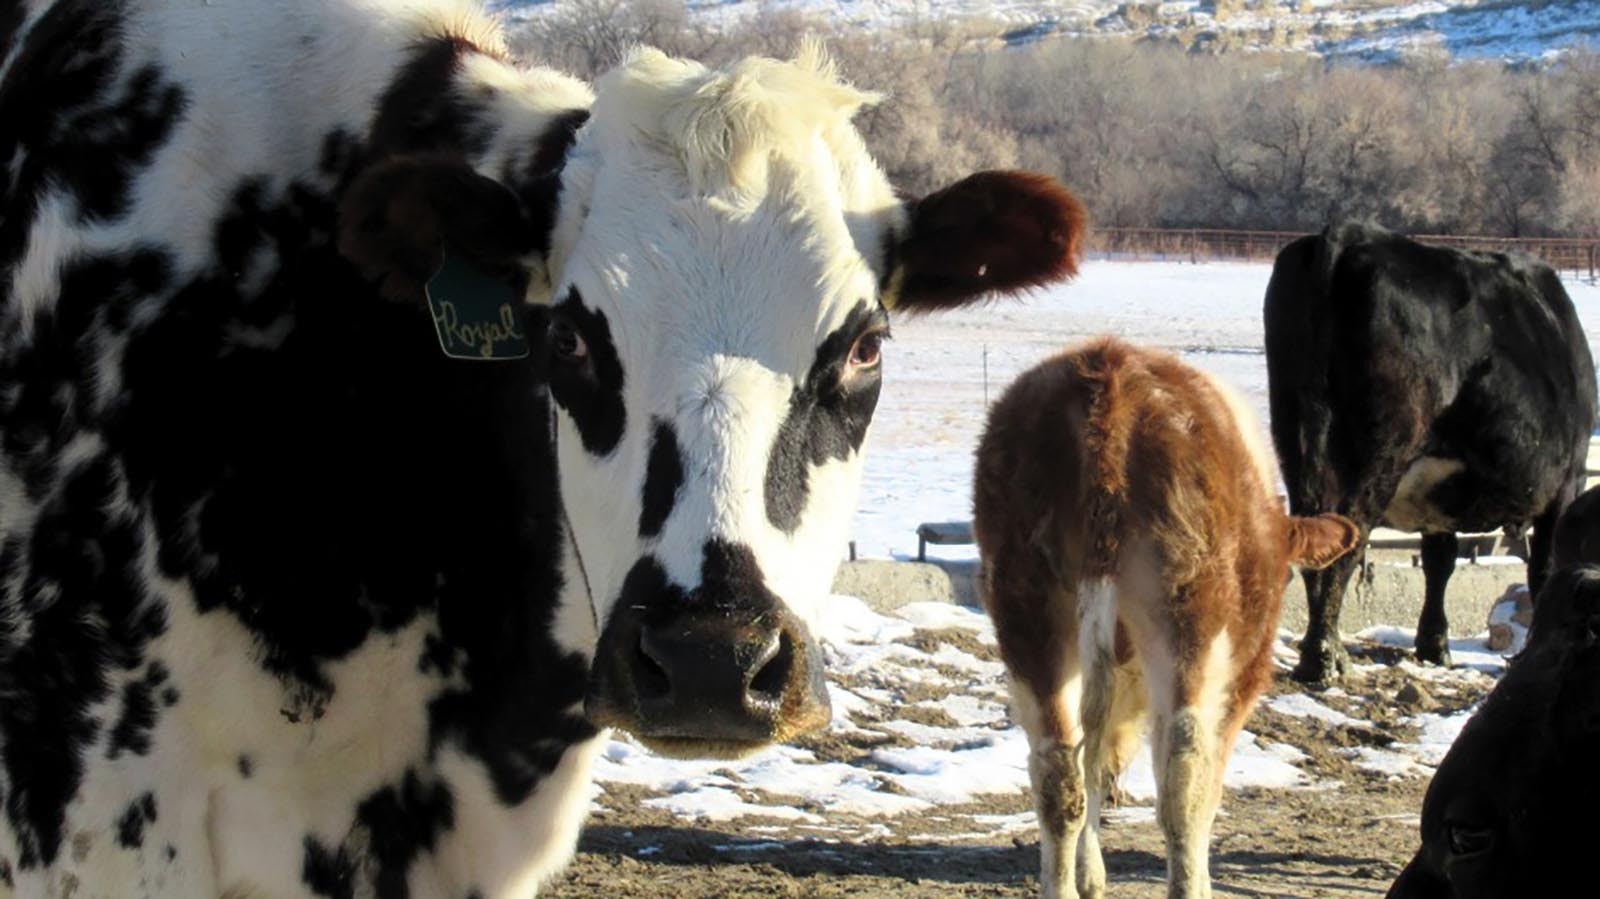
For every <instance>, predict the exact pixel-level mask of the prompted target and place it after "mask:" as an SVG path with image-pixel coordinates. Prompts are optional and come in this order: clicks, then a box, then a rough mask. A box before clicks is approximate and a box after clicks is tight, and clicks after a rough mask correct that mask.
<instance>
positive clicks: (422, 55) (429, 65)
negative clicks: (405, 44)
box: [369, 37, 492, 156]
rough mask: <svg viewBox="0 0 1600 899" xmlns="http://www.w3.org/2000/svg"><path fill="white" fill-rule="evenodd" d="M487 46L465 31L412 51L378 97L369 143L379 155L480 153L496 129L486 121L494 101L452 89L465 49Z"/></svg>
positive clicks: (473, 50) (434, 40) (436, 39)
mask: <svg viewBox="0 0 1600 899" xmlns="http://www.w3.org/2000/svg"><path fill="white" fill-rule="evenodd" d="M475 52H482V51H480V50H479V49H478V48H477V47H475V46H473V45H472V44H471V43H470V42H468V41H466V40H464V39H462V38H459V37H439V38H434V39H433V40H429V41H427V42H425V43H423V44H421V45H420V46H418V47H417V48H416V49H414V50H413V51H412V55H411V59H410V61H408V62H407V63H406V64H405V65H404V66H403V67H402V68H401V70H400V73H399V75H398V76H397V77H396V78H395V79H394V81H393V82H391V83H390V85H389V88H388V90H386V91H385V92H384V95H383V97H382V99H380V100H379V102H378V116H377V119H376V121H375V122H374V123H373V126H372V133H371V135H370V136H369V143H370V145H371V148H372V150H373V151H374V153H376V154H377V155H380V156H382V155H388V154H392V153H410V152H417V151H426V152H429V153H438V152H441V151H445V150H456V151H459V152H462V153H464V154H466V155H468V156H478V155H481V154H482V153H483V151H484V150H485V149H486V148H487V147H488V143H489V140H490V138H491V137H492V132H491V131H489V130H486V126H487V125H488V124H489V123H485V122H483V119H484V115H483V111H484V109H485V108H486V107H487V106H488V105H489V103H490V102H491V101H492V98H491V97H485V96H481V95H477V96H467V95H463V94H462V93H460V92H458V91H455V90H452V89H451V79H452V76H453V75H454V74H455V73H456V71H457V70H458V69H459V68H460V66H461V59H462V57H463V56H464V55H465V54H468V53H475Z"/></svg>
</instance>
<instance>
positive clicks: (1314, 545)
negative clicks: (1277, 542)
mask: <svg viewBox="0 0 1600 899" xmlns="http://www.w3.org/2000/svg"><path fill="white" fill-rule="evenodd" d="M1286 521H1287V525H1288V537H1289V561H1290V563H1292V564H1295V565H1299V566H1302V567H1304V568H1312V569H1318V568H1327V567H1328V566H1329V565H1332V564H1333V563H1334V562H1337V561H1339V559H1341V558H1343V557H1344V556H1345V555H1346V554H1347V553H1349V552H1352V551H1353V550H1355V548H1356V547H1357V546H1359V545H1360V544H1361V528H1360V527H1358V526H1357V525H1356V523H1355V522H1353V521H1351V520H1350V519H1348V518H1346V517H1344V516H1343V515H1334V514H1332V513H1329V514H1325V515H1318V516H1315V517H1313V518H1297V517H1293V516H1291V517H1289V518H1288V519H1286Z"/></svg>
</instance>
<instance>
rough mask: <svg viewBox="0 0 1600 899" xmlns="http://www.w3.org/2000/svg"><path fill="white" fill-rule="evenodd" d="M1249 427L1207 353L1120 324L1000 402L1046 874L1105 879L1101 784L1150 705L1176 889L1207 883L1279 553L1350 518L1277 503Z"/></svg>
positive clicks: (1008, 528) (1022, 678)
mask: <svg viewBox="0 0 1600 899" xmlns="http://www.w3.org/2000/svg"><path fill="white" fill-rule="evenodd" d="M1259 433H1260V432H1259V429H1258V428H1257V427H1256V426H1255V425H1254V423H1253V422H1251V421H1250V419H1249V416H1248V414H1247V413H1246V412H1245V410H1244V408H1243V406H1242V404H1241V403H1240V402H1239V401H1238V399H1237V398H1236V397H1235V396H1233V395H1232V394H1231V393H1230V392H1228V391H1227V390H1226V389H1224V388H1222V387H1221V386H1220V385H1218V384H1217V383H1215V382H1214V381H1212V380H1211V379H1210V378H1208V377H1207V376H1206V375H1204V374H1202V373H1200V372H1198V371H1196V370H1194V369H1192V368H1189V367H1188V366H1186V365H1184V364H1183V363H1181V362H1179V361H1178V360H1177V359H1176V358H1175V357H1173V356H1171V355H1168V354H1166V353H1161V352H1155V351H1151V350H1146V349H1140V348H1136V347H1133V346H1130V345H1128V344H1126V343H1122V342H1120V341H1117V340H1114V339H1101V340H1098V341H1095V342H1092V343H1089V344H1087V345H1084V346H1082V347H1079V348H1076V349H1073V350H1070V351H1068V352H1065V353H1062V354H1060V355H1058V356H1055V357H1054V358H1051V359H1049V360H1047V361H1045V362H1043V363H1041V364H1040V365H1039V366H1037V367H1036V368H1034V369H1032V370H1031V371H1029V372H1027V373H1025V374H1023V375H1022V376H1021V377H1020V378H1019V379H1018V380H1017V381H1016V382H1015V383H1014V384H1012V385H1011V387H1010V388H1008V389H1007V391H1006V393H1005V394H1004V395H1003V396H1002V397H1001V398H1000V400H999V402H998V403H996V404H995V407H994V409H993V411H992V412H991V414H990V418H989V423H988V427H987V430H986V431H985V433H984V436H983V440H982V442H981V443H980V445H979V448H978V456H977V476H976V484H975V490H974V502H975V518H976V524H975V527H976V533H977V538H978V544H979V547H980V549H981V551H982V554H983V559H984V603H985V605H986V606H987V608H988V610H989V614H990V615H991V616H992V617H993V618H994V622H995V627H996V632H997V634H998V638H999V643H1000V652H1001V655H1002V657H1003V658H1004V660H1005V663H1006V667H1007V669H1008V671H1009V673H1010V676H1011V693H1012V702H1013V714H1014V715H1015V716H1016V718H1017V720H1018V723H1019V724H1020V725H1021V726H1022V728H1023V729H1024V730H1025V731H1026V733H1027V735H1028V743H1029V746H1030V747H1031V753H1030V757H1029V760H1028V770H1029V774H1030V776H1031V780H1032V782H1033V789H1034V795H1035V803H1036V808H1037V811H1038V815H1039V829H1040V851H1041V855H1042V868H1043V870H1042V874H1041V878H1040V884H1041V892H1042V893H1043V895H1045V896H1049V897H1059V896H1077V895H1080V894H1081V895H1085V896H1099V895H1102V894H1103V892H1104V888H1105V870H1104V867H1103V863H1102V861H1101V858H1100V848H1099V837H1098V833H1097V828H1098V818H1099V809H1100V803H1101V799H1102V797H1103V795H1104V793H1105V790H1106V787H1107V785H1109V784H1110V783H1111V782H1113V781H1114V779H1115V778H1116V776H1117V775H1118V774H1119V773H1120V772H1121V771H1122V770H1123V768H1124V767H1125V766H1126V764H1127V763H1128V761H1129V760H1130V758H1131V756H1132V754H1133V752H1134V751H1135V750H1136V749H1137V747H1138V745H1139V742H1140V738H1141V737H1142V735H1143V732H1144V728H1145V726H1146V723H1147V721H1148V723H1149V726H1150V727H1151V728H1152V731H1153V732H1152V734H1151V737H1152V739H1151V744H1152V748H1153V752H1154V756H1155V771H1156V779H1157V789H1158V793H1159V797H1158V809H1157V817H1158V820H1159V821H1160V824H1161V828H1162V831H1163V833H1164V834H1165V837H1166V842H1167V856H1168V883H1169V891H1170V895H1172V896H1208V895H1210V878H1209V874H1208V871H1207V847H1208V844H1209V842H1210V831H1211V823H1212V819H1213V817H1214V816H1215V813H1216V808H1217V804H1218V802H1219V800H1220V798H1221V787H1222V772H1223V770H1224V767H1225V765H1224V763H1225V761H1226V759H1227V757H1228V754H1229V752H1230V751H1231V749H1232V747H1233V743H1234V740H1235V739H1236V738H1237V737H1238V734H1239V730H1240V728H1241V726H1242V725H1243V724H1244V719H1245V716H1246V715H1247V714H1248V713H1249V711H1250V709H1251V708H1252V707H1253V706H1254V704H1255V701H1256V699H1257V698H1258V697H1259V696H1260V695H1261V693H1262V691H1263V690H1264V689H1265V688H1266V686H1267V682H1268V680H1269V679H1270V677H1271V671H1272V641H1273V639H1274V634H1275V632H1276V628H1277V624H1278V614H1279V611H1280V607H1281V604H1282V601H1283V589H1284V585H1285V583H1286V581H1287V579H1288V576H1289V569H1288V566H1289V565H1290V564H1291V563H1292V564H1299V565H1306V566H1325V565H1327V564H1329V563H1331V562H1332V561H1334V560H1335V559H1337V558H1339V557H1340V556H1342V555H1344V554H1345V553H1347V552H1349V551H1350V550H1352V549H1353V548H1355V546H1356V542H1357V538H1358V536H1359V532H1358V529H1357V528H1356V526H1355V525H1354V524H1353V523H1352V522H1350V521H1349V520H1348V519H1345V518H1343V517H1340V516H1338V515H1320V516H1317V517H1315V518H1295V517H1290V516H1288V515H1286V514H1285V513H1284V511H1283V509H1282V506H1281V505H1280V503H1279V502H1278V500H1277V499H1276V498H1275V495H1274V492H1273V490H1272V489H1271V488H1272V485H1273V479H1272V470H1273V468H1272V460H1271V458H1270V456H1269V454H1268V452H1267V451H1266V449H1265V444H1264V442H1263V441H1262V440H1261V439H1260V436H1259Z"/></svg>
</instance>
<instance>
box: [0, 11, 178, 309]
mask: <svg viewBox="0 0 1600 899" xmlns="http://www.w3.org/2000/svg"><path fill="white" fill-rule="evenodd" d="M122 8H123V4H122V3H106V2H102V0H63V2H58V3H55V4H54V5H52V6H51V7H50V8H49V10H47V11H46V12H45V13H44V15H43V16H41V17H40V19H39V20H38V22H37V23H36V24H35V25H34V26H33V27H32V28H31V29H30V30H29V31H28V33H27V35H26V37H25V38H24V39H23V43H22V46H21V47H20V48H19V49H18V50H17V51H16V54H15V60H14V62H13V63H12V66H11V71H12V72H25V73H27V75H26V77H10V78H7V79H6V80H5V82H4V83H3V84H0V122H5V123H6V127H5V128H4V129H0V159H4V160H7V161H8V163H9V162H10V161H11V160H20V165H19V166H17V167H16V168H15V170H14V171H13V170H12V167H11V166H10V165H4V166H0V197H5V198H6V199H7V208H6V215H4V216H0V270H5V269H7V268H9V267H10V266H11V265H12V264H13V263H15V261H16V260H17V259H18V258H19V256H20V254H21V252H22V249H23V246H24V244H25V241H26V238H27V234H28V229H29V227H30V226H31V225H32V223H33V219H34V216H35V214H36V213H37V211H38V208H39V204H40V202H41V201H42V199H43V198H44V195H45V193H46V192H47V191H49V190H52V189H53V190H61V191H64V192H66V193H68V194H70V195H71V196H73V197H74V198H75V199H76V200H77V206H78V211H79V216H80V217H81V218H82V219H83V220H85V221H105V220H108V219H113V218H115V217H117V216H119V215H121V214H122V213H123V212H124V211H125V210H126V208H127V202H128V196H129V190H130V187H131V184H132V179H133V176H134V174H135V173H136V172H137V170H138V169H139V168H141V167H142V166H144V165H145V164H146V163H148V162H149V160H150V159H151V158H152V157H153V156H154V154H155V152H156V151H157V150H158V149H160V148H161V147H162V146H163V145H164V144H165V143H166V142H167V140H168V138H169V137H170V136H171V134H172V132H173V130H174V128H175V127H176V125H177V123H178V121H179V120H180V118H181V117H182V115H183V111H184V107H185V99H184V94H183V91H182V90H181V89H180V88H179V87H178V86H177V85H175V84H173V83H171V82H169V81H168V80H166V78H165V76H164V74H163V73H162V71H161V70H160V69H159V68H157V67H155V66H146V67H143V68H140V69H137V70H134V71H133V72H131V73H127V74H125V75H123V76H122V77H121V78H120V79H119V77H118V76H119V67H120V64H121V60H122V56H123V49H122V30H123V22H122ZM0 299H4V297H3V296H0Z"/></svg>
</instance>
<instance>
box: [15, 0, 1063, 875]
mask: <svg viewBox="0 0 1600 899" xmlns="http://www.w3.org/2000/svg"><path fill="white" fill-rule="evenodd" d="M873 99H874V98H872V97H871V96H870V95H868V94H864V93H862V92H859V91H857V90H854V89H852V88H850V87H848V86H846V85H844V84H842V83H841V82H839V81H838V80H837V79H835V78H834V77H833V75H832V74H831V72H830V70H829V68H828V66H827V64H826V62H825V61H824V60H823V59H822V58H821V56H820V54H819V53H817V52H816V51H815V50H806V51H804V52H802V54H801V56H800V58H799V59H798V60H797V61H795V62H775V61H772V60H764V59H749V60H745V61H742V62H740V63H737V64H735V65H733V66H731V67H729V68H727V69H725V70H720V71H712V70H708V69H706V68H704V67H702V66H700V65H697V64H695V63H690V62H682V61H677V60H672V59H669V58H666V57H664V56H662V55H661V54H659V53H655V52H651V51H640V52H637V53H635V54H634V55H633V56H632V57H631V58H630V59H628V60H627V61H626V62H625V63H624V64H623V65H621V66H620V67H619V68H618V69H617V70H616V71H614V72H612V73H610V74H608V75H607V76H606V77H605V78H603V79H602V80H601V81H600V82H599V83H598V84H597V85H596V87H595V88H594V89H593V91H592V92H591V89H590V88H589V87H587V86H585V85H584V84H581V83H578V82H576V81H573V80H571V79H569V78H566V77H564V76H562V75H559V74H557V73H554V72H551V71H547V70H542V69H537V68H522V67H519V66H517V65H516V64H514V63H513V62H512V61H511V60H510V59H509V58H508V57H507V55H506V53H505V51H504V50H503V48H502V44H501V41H500V38H499V37H498V35H497V32H496V29H495V26H494V24H493V23H492V22H490V21H488V20H486V19H485V18H484V17H483V16H482V15H481V13H480V12H479V11H477V10H476V8H475V7H474V5H473V4H470V3H461V2H452V0H405V2H401V0H277V2H272V3H266V2H260V0H207V2H203V3H202V2H195V0H53V2H52V0H0V808H3V812H0V884H4V885H5V886H0V893H5V892H6V888H8V887H9V888H10V889H13V890H14V894H15V895H17V896H25V897H40V896H78V897H80V899H82V897H89V896H96V897H103V896H117V897H126V896H151V897H154V896H160V897H174V899H181V897H205V899H216V897H218V896H230V897H246V896H248V897H252V899H269V897H270V899H277V897H300V896H325V897H354V896H377V897H449V899H466V897H479V899H491V897H506V896H528V895H530V894H532V893H533V892H534V891H535V889H536V888H537V886H538V884H539V883H540V881H541V880H542V879H544V878H546V877H547V876H548V875H549V874H550V873H551V872H552V871H554V870H556V869H557V868H558V867H559V866H560V865H561V864H562V863H563V860H564V859H565V858H567V857H568V856H569V855H570V853H571V852H572V849H573V846H574V842H575V837H576V833H577V830H578V827H579V825H580V821H581V819H582V817H583V814H584V810H585V807H586V805H587V777H588V774H587V771H588V767H589V760H590V757H591V754H592V751H593V749H594V748H595V746H596V745H597V743H598V740H599V735H600V733H601V730H600V729H601V728H603V727H607V726H616V727H621V728H625V729H627V730H629V731H631V732H632V733H634V734H635V735H637V736H638V737H640V738H641V739H642V740H644V741H645V742H646V743H647V744H648V745H650V746H652V747H655V748H657V749H659V750H662V751H665V752H669V753H675V754H681V755H715V756H726V755H735V754H739V753H743V752H746V751H749V750H751V749H754V748H756V747H759V746H761V745H764V744H766V743H768V742H770V741H773V740H780V739H785V738H788V737H790V736H793V735H795V734H798V733H801V732H803V731H805V730H807V729H810V728H814V727H817V726H819V725H821V724H823V723H825V722H826V721H827V720H828V700H827V693H826V691H825V687H824V684H823V682H822V677H821V669H820V663H819V655H818V652H817V649H816V646H815V644H814V643H813V641H812V638H811V637H810V636H809V626H808V620H809V619H811V618H812V617H813V616H814V614H815V609H816V599H817V598H818V597H819V596H821V595H822V594H824V592H825V591H826V590H827V588H828V585H829V582H830V579H831V577H832V575H833V572H834V568H835V565H836V562H837V559H838V555H839V550H840V548H841V544H842V543H843V540H842V538H841V536H840V535H841V533H842V532H843V530H844V529H845V528H846V527H847V525H848V516H849V514H850V512H851V510H852V505H853V503H854V500H855V496H856V486H857V481H858V478H859V473H860V460H861V456H860V450H861V447H862V442H863V440H864V438H865V436H866V433H867V429H868V424H869V422H870V420H871V417H872V412H873V407H874V403H875V400H876V398H877V395H878V391H879V387H880V382H881V377H882V374H881V372H882V368H883V366H882V363H881V362H880V344H881V341H882V340H883V338H884V337H885V336H886V330H887V319H886V314H887V311H888V310H889V309H890V308H891V307H893V308H899V309H905V310H910V311H917V310H928V309H936V308H940V307H944V306H950V305H956V304H959V303H963V302H966V301H968V300H971V299H975V298H978V297H981V296H983V295H986V294H989V293H991V292H993V291H996V290H1001V291H1004V290H1015V289H1020V288H1024V287H1027V286H1031V285H1035V284H1040V283H1044V282H1048V281H1054V280H1060V279H1062V278H1065V277H1067V276H1069V275H1070V274H1071V273H1072V271H1073V267H1074V265H1075V260H1076V255H1077V247H1078V240H1079V236H1080V234H1081V228H1082V210H1081V207H1080V206H1079V205H1078V204H1077V202H1076V201H1075V200H1073V199H1072V198H1071V197H1070V196H1069V195H1068V194H1067V193H1066V192H1065V191H1064V190H1062V189H1061V188H1060V187H1059V186H1058V185H1056V184H1055V183H1054V182H1052V181H1050V180H1049V179H1045V178H1041V177H1037V176H1030V175H1023V174H1017V173H983V174H979V175H975V176H973V177H971V178H969V179H966V180H964V181H962V182H959V183H957V184H956V185H953V186H952V187H950V188H947V189H946V190H944V191H941V192H939V193H936V194H934V195H932V196H930V197H928V198H925V199H923V200H921V201H919V202H915V203H909V204H908V203H905V202H902V201H900V200H898V199H897V198H896V197H895V195H894V194H893V192H892V191H891V189H890V186H889V184H888V183H887V181H886V180H885V178H884V176H883V175H882V174H881V172H880V170H879V169H878V168H877V166H876V165H875V164H874V163H873V161H872V160H871V158H870V157H869V156H868V154H867V152H866V151H865V149H864V146H863V144H862V140H861V138H860V137H859V135H858V134H857V133H856V132H855V130H854V129H853V128H852V126H851V125H850V119H851V116H852V115H853V113H854V112H855V111H856V110H857V109H858V108H859V107H861V106H862V105H863V104H864V103H868V102H871V101H872V100H873ZM558 472H559V475H558ZM563 499H564V501H563Z"/></svg>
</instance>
